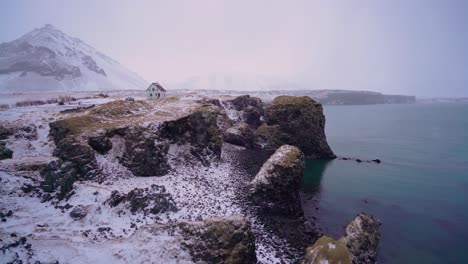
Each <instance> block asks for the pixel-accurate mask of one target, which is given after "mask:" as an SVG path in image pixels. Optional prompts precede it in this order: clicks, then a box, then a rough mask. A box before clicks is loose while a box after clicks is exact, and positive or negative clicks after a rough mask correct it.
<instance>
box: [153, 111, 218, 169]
mask: <svg viewBox="0 0 468 264" xmlns="http://www.w3.org/2000/svg"><path fill="white" fill-rule="evenodd" d="M217 117H218V111H217V110H216V109H213V108H212V107H209V106H202V107H199V108H198V109H196V110H195V111H194V112H193V113H191V114H190V115H188V116H186V117H182V118H179V119H176V120H171V121H167V122H164V123H163V124H162V125H161V128H160V129H159V136H160V137H161V138H164V139H169V140H170V141H171V143H176V144H190V145H191V151H190V152H191V154H192V155H193V156H195V157H196V158H198V159H199V160H200V161H202V162H203V163H204V164H208V163H209V160H211V159H213V158H215V159H219V158H220V156H221V146H222V143H223V142H222V138H221V133H220V131H219V128H218V125H217Z"/></svg>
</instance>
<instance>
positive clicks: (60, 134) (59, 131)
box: [49, 120, 70, 144]
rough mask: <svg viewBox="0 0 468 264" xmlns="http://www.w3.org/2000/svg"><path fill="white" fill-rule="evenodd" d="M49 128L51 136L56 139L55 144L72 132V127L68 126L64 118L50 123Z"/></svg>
mask: <svg viewBox="0 0 468 264" xmlns="http://www.w3.org/2000/svg"><path fill="white" fill-rule="evenodd" d="M49 128H50V130H49V136H50V137H51V138H52V139H53V140H54V142H55V144H57V143H58V142H59V141H60V140H62V139H64V138H65V137H66V136H67V135H68V134H69V133H70V128H68V127H67V125H66V123H65V121H64V120H59V121H55V122H51V123H49Z"/></svg>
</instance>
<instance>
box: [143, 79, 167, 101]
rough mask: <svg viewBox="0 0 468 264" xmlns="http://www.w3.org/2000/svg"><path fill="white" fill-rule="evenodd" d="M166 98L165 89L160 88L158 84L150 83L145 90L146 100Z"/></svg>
mask: <svg viewBox="0 0 468 264" xmlns="http://www.w3.org/2000/svg"><path fill="white" fill-rule="evenodd" d="M164 97H166V89H164V87H162V86H161V85H160V84H159V83H157V82H155V83H152V84H151V85H150V86H149V87H148V88H147V89H146V98H147V99H160V98H164Z"/></svg>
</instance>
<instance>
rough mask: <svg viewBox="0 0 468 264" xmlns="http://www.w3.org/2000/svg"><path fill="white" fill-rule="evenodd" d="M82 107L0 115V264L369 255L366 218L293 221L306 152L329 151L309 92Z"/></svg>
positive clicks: (371, 236) (374, 233)
mask: <svg viewBox="0 0 468 264" xmlns="http://www.w3.org/2000/svg"><path fill="white" fill-rule="evenodd" d="M87 103H88V104H89V106H87V105H86V102H84V103H83V104H84V106H80V107H79V108H71V107H70V106H50V107H48V108H43V109H41V110H37V109H34V108H32V107H31V108H23V109H17V110H8V111H17V112H9V113H0V114H3V115H2V118H4V119H5V122H2V125H1V126H0V139H1V141H0V159H2V161H0V186H1V187H0V195H1V197H2V200H1V201H0V210H1V212H2V215H3V216H2V220H1V221H2V222H1V223H0V235H1V237H2V240H0V246H1V249H2V250H1V251H0V256H1V257H2V259H5V260H6V262H12V263H14V262H15V261H16V262H19V261H22V262H23V263H57V262H58V263H89V262H110V261H112V262H116V263H121V262H122V263H128V262H138V263H146V262H150V263H297V262H301V261H302V262H303V263H322V262H320V261H322V260H324V259H326V260H328V261H329V263H338V262H334V261H335V259H339V260H340V261H342V262H341V263H351V262H352V263H375V260H376V252H377V246H378V241H379V232H378V226H379V222H378V220H376V219H374V218H373V217H371V216H367V215H365V214H361V215H359V216H358V217H357V218H356V219H355V220H354V221H353V222H352V223H351V224H350V225H349V226H348V227H347V228H346V235H345V236H344V237H343V238H342V239H339V240H336V241H335V240H333V239H331V238H328V237H322V238H320V239H319V236H320V235H319V234H318V233H317V232H316V231H315V230H314V228H313V227H311V226H310V225H308V224H307V221H306V220H305V219H304V216H303V209H302V202H301V198H300V195H299V191H300V188H301V182H302V177H303V172H304V167H305V159H306V158H309V159H333V158H336V156H335V154H334V153H333V152H332V150H331V149H330V147H329V146H328V143H327V141H326V136H325V132H324V128H325V116H324V115H323V111H322V106H321V105H320V104H319V103H317V102H315V101H314V100H313V99H311V98H309V97H294V96H280V97H277V98H276V99H274V100H273V101H272V102H271V103H270V104H268V105H266V104H264V103H263V102H262V101H261V100H260V99H258V98H255V97H250V96H248V95H246V96H239V97H229V96H212V97H208V96H202V95H198V94H188V95H178V96H171V97H167V98H165V99H162V100H157V101H138V100H135V101H131V100H114V101H112V100H110V101H109V102H105V103H103V102H95V101H90V102H87ZM70 109H71V110H70ZM73 109H79V111H75V110H73ZM3 212H5V213H3ZM7 215H8V216H7ZM3 238H5V239H3ZM314 243H315V244H314ZM324 245H326V246H328V251H326V247H325V246H324ZM329 245H333V247H336V249H339V253H337V254H335V253H334V251H330V250H331V249H332V248H330V246H329ZM333 249H335V248H333ZM325 251H326V252H325Z"/></svg>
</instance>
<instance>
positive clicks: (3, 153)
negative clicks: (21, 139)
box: [0, 141, 13, 160]
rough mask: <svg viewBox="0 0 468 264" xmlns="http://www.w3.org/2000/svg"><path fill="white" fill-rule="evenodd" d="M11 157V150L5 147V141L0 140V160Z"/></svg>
mask: <svg viewBox="0 0 468 264" xmlns="http://www.w3.org/2000/svg"><path fill="white" fill-rule="evenodd" d="M12 157H13V150H11V149H9V148H7V147H6V143H5V141H0V160H3V159H11V158H12Z"/></svg>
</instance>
